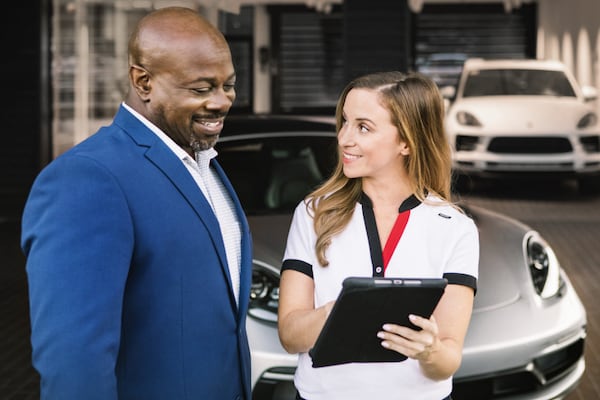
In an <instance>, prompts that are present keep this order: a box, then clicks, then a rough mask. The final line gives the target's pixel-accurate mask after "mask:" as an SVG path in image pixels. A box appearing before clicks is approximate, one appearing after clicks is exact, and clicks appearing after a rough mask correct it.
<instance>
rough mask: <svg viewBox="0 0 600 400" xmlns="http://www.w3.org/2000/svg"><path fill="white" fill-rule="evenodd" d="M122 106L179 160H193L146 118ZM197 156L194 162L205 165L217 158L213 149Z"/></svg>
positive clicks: (127, 106) (200, 152) (126, 106)
mask: <svg viewBox="0 0 600 400" xmlns="http://www.w3.org/2000/svg"><path fill="white" fill-rule="evenodd" d="M121 104H122V105H123V107H124V108H125V109H126V110H127V111H129V112H130V113H131V114H133V116H134V117H136V118H137V119H139V120H140V121H141V122H142V123H143V124H144V125H146V127H147V128H148V129H150V130H151V131H152V132H153V133H154V134H155V135H156V136H158V137H159V139H160V140H162V141H163V142H164V143H165V144H166V145H167V147H168V148H169V149H171V151H173V153H175V155H177V157H178V158H179V159H180V160H183V161H185V160H193V158H192V157H190V155H189V154H188V153H187V152H186V151H185V150H184V149H182V148H181V147H179V145H178V144H177V143H175V142H174V141H173V139H171V138H170V137H169V136H168V135H167V134H166V133H164V132H163V131H162V130H161V129H160V128H159V127H157V126H156V125H154V124H153V123H152V122H150V121H149V120H148V119H147V118H146V117H144V116H143V115H142V114H140V113H138V112H137V111H135V110H134V109H133V108H131V107H130V106H129V105H127V104H126V103H125V102H123V103H121ZM198 153H199V154H198V156H197V157H196V161H198V160H202V162H206V163H210V160H211V159H213V158H215V157H216V156H217V151H216V150H215V149H214V148H210V149H208V150H202V151H199V152H198Z"/></svg>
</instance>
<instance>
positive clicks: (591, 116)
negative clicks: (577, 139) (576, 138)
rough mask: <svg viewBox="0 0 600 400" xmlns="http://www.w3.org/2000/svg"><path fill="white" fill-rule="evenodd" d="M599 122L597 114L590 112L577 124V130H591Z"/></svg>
mask: <svg viewBox="0 0 600 400" xmlns="http://www.w3.org/2000/svg"><path fill="white" fill-rule="evenodd" d="M597 122H598V117H597V116H596V113H593V112H590V113H587V114H585V115H584V116H583V117H582V118H581V119H580V120H579V122H578V123H577V128H579V129H583V128H589V127H592V126H595V125H596V123H597Z"/></svg>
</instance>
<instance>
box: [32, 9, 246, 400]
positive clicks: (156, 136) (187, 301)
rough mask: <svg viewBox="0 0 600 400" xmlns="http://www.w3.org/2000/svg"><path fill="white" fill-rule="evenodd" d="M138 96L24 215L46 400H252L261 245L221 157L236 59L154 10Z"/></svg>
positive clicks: (199, 25)
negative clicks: (250, 315)
mask: <svg viewBox="0 0 600 400" xmlns="http://www.w3.org/2000/svg"><path fill="white" fill-rule="evenodd" d="M129 84H130V89H129V93H128V95H127V97H126V100H125V101H124V102H123V103H122V104H121V107H120V108H119V110H118V112H117V114H116V116H115V118H114V120H113V122H112V124H111V125H110V126H108V127H104V128H101V129H100V130H99V131H98V132H97V133H95V134H94V135H92V136H91V137H90V138H88V139H87V140H85V141H83V142H82V143H80V144H79V145H77V146H75V147H74V148H72V149H70V150H69V151H67V152H65V153H64V154H63V155H61V156H59V157H58V158H56V159H55V160H54V161H53V162H52V163H50V164H49V165H48V166H47V167H46V168H45V169H44V170H43V171H42V172H41V173H40V175H39V176H38V178H37V179H36V181H35V183H34V185H33V187H32V189H31V193H30V196H29V199H28V201H27V204H26V207H25V210H24V214H23V221H22V247H23V250H24V252H25V254H26V256H27V273H28V280H29V290H30V306H31V323H32V335H31V341H32V346H33V364H34V366H35V368H36V369H37V370H38V371H39V373H40V375H41V395H42V399H56V400H70V399H73V400H75V399H76V400H94V399H103V400H108V399H120V400H127V399H141V400H153V399H157V400H158V399H160V400H179V399H181V400H184V399H194V400H199V399H216V400H225V399H246V400H249V399H250V398H251V394H250V353H249V349H248V342H247V337H246V330H245V317H246V311H247V308H248V299H249V287H250V281H251V248H252V244H251V239H250V234H249V230H248V225H247V222H246V219H245V217H244V215H243V212H242V208H241V206H240V203H239V200H238V198H237V196H236V195H235V193H234V191H233V188H232V187H231V184H230V182H229V181H228V179H227V178H226V177H225V175H224V173H223V170H222V169H221V167H220V166H219V165H218V163H217V162H216V161H215V160H214V159H213V157H214V155H215V153H216V152H215V150H214V149H213V145H214V144H215V142H216V141H217V139H218V136H219V133H220V131H221V128H222V126H223V123H224V117H225V115H226V114H227V112H228V111H229V109H230V107H231V105H232V103H233V101H234V99H235V89H234V85H235V71H234V67H233V63H232V59H231V54H230V50H229V47H228V45H227V43H226V41H225V39H224V37H223V36H222V34H221V33H220V32H219V31H218V30H217V29H216V28H214V27H213V26H212V25H210V24H209V23H208V22H207V21H206V20H205V19H203V18H202V17H201V16H200V15H199V14H197V13H196V12H195V11H192V10H190V9H186V8H179V7H170V8H162V9H159V10H157V11H154V12H153V13H150V14H148V15H147V16H146V17H144V18H142V19H141V21H140V22H139V24H138V25H137V26H136V28H135V30H134V32H133V34H132V36H131V39H130V42H129ZM202 171H204V172H206V174H203V173H202Z"/></svg>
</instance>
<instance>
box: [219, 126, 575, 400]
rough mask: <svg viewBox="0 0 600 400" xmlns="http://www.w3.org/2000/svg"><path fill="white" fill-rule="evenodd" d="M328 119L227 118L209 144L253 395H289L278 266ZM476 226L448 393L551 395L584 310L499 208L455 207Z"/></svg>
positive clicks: (313, 178) (530, 235) (331, 141)
mask: <svg viewBox="0 0 600 400" xmlns="http://www.w3.org/2000/svg"><path fill="white" fill-rule="evenodd" d="M336 144H337V143H336V138H335V127H334V125H333V124H332V122H331V121H326V120H314V119H312V120H311V119H307V118H294V117H277V116H244V117H242V116H230V117H228V119H227V120H226V124H225V129H224V131H223V133H222V134H221V139H220V141H219V143H218V145H217V150H218V152H219V156H218V160H219V161H220V163H221V164H222V166H223V167H224V168H225V170H226V171H227V173H228V175H229V177H230V179H231V181H232V183H233V185H234V187H235V188H236V190H237V193H238V195H239V197H240V200H241V202H242V204H243V206H244V208H245V211H246V213H247V215H248V220H249V222H250V225H251V229H252V235H253V240H254V271H253V281H252V291H251V306H250V311H249V316H248V322H247V328H248V335H249V339H250V347H251V351H252V385H253V399H255V400H263V399H264V400H267V399H269V400H272V399H294V396H295V389H294V387H293V375H294V371H295V366H296V360H297V357H296V356H295V355H290V354H288V353H286V352H285V351H284V350H283V348H282V347H281V345H280V343H279V338H278V335H277V325H276V324H277V306H278V299H279V268H280V265H281V261H282V257H283V251H284V248H285V242H286V237H287V231H288V227H289V224H290V222H291V215H292V211H293V208H294V207H295V206H296V204H297V203H298V202H299V201H300V200H301V199H302V198H303V197H304V196H305V195H306V194H307V193H308V192H309V191H310V190H311V189H312V188H313V187H315V185H318V184H319V183H320V182H321V181H322V180H323V179H324V178H325V177H326V176H327V175H328V174H329V172H330V171H331V169H332V167H333V166H334V164H335V162H336V159H335V157H336V156H335V154H336V150H335V149H336ZM463 206H464V208H465V210H466V211H467V212H468V213H469V214H470V215H471V216H472V217H473V219H474V220H475V222H476V224H477V226H478V228H479V232H480V247H481V255H480V260H481V262H480V276H479V282H478V292H477V296H476V298H475V309H474V312H473V317H472V320H471V324H470V327H469V331H468V334H467V338H466V342H465V347H464V356H463V363H462V366H461V368H460V369H459V371H458V372H457V373H456V374H455V377H454V391H453V394H452V396H453V398H454V399H455V400H463V399H478V400H481V399H513V400H515V399H528V400H531V399H539V400H548V399H560V398H563V397H564V396H566V394H567V393H569V392H570V391H572V390H573V389H574V388H575V386H576V385H577V383H578V382H579V380H580V378H581V376H582V374H583V372H584V370H585V362H584V357H583V353H584V341H585V336H586V313H585V309H584V307H583V305H582V303H581V301H580V300H579V297H578V296H577V293H576V292H575V290H574V288H573V286H571V284H570V282H569V279H568V277H567V276H566V274H565V272H564V270H563V269H562V268H561V265H560V263H559V261H558V260H557V258H556V256H555V254H554V252H553V251H552V248H551V247H550V245H549V244H548V243H547V242H546V241H545V240H544V238H542V237H541V236H540V235H539V234H538V233H537V232H535V231H533V230H532V229H530V228H529V227H527V226H526V225H523V224H521V223H520V222H518V221H515V220H513V219H511V218H508V217H506V216H503V215H500V214H497V213H494V212H490V211H488V210H485V209H482V208H478V207H469V206H468V205H463Z"/></svg>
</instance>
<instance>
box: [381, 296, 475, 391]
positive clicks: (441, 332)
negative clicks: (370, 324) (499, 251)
mask: <svg viewBox="0 0 600 400" xmlns="http://www.w3.org/2000/svg"><path fill="white" fill-rule="evenodd" d="M473 300H474V293H473V289H472V288H470V287H467V286H462V285H448V286H447V287H446V291H445V293H444V295H443V296H442V299H441V300H440V302H439V304H438V305H437V307H436V309H435V311H434V312H433V316H432V317H431V318H430V319H426V318H421V317H418V316H414V317H413V318H411V322H412V323H413V324H415V325H417V326H419V327H420V328H422V330H421V331H415V330H413V329H410V328H407V327H403V326H399V325H393V324H386V325H385V326H384V330H382V331H381V332H379V333H378V336H379V337H380V338H382V339H383V341H382V343H381V344H382V346H384V347H386V348H388V349H390V350H394V351H397V352H399V353H402V354H404V355H406V356H407V357H410V358H413V359H415V360H418V361H419V364H420V365H421V369H422V371H423V373H424V374H425V376H427V377H428V378H430V379H435V380H442V379H447V378H449V377H450V376H452V375H453V374H454V373H455V372H456V370H458V368H459V367H460V363H461V361H462V349H463V343H464V339H465V335H466V333H467V328H468V327H469V321H470V320H471V312H472V310H473Z"/></svg>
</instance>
